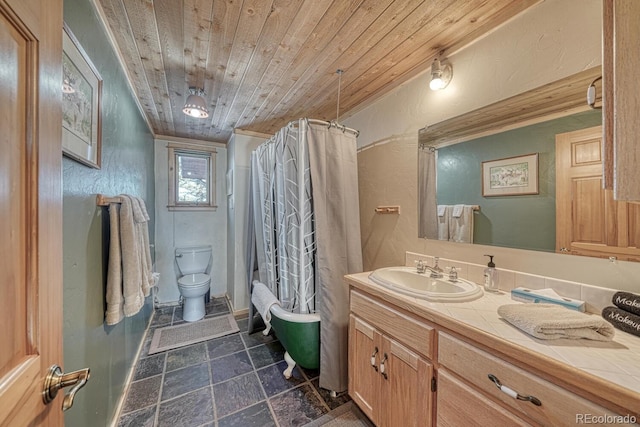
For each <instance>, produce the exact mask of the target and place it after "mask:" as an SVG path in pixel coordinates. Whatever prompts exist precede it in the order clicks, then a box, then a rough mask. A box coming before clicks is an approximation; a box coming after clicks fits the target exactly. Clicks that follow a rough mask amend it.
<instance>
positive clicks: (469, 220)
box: [449, 205, 473, 243]
mask: <svg viewBox="0 0 640 427" xmlns="http://www.w3.org/2000/svg"><path fill="white" fill-rule="evenodd" d="M457 206H462V212H461V213H460V216H457V217H456V216H455V215H454V211H455V210H456V207H457ZM449 241H451V242H459V243H473V206H471V205H455V206H454V207H453V209H451V215H450V218H449Z"/></svg>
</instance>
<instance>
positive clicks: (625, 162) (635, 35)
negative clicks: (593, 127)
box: [602, 0, 640, 201]
mask: <svg viewBox="0 0 640 427" xmlns="http://www.w3.org/2000/svg"><path fill="white" fill-rule="evenodd" d="M602 17H603V26H602V28H603V44H602V85H603V90H602V92H603V127H604V129H603V135H604V140H605V144H604V151H603V153H604V161H605V173H604V177H605V183H604V184H605V188H608V189H613V193H614V198H615V200H624V201H640V174H638V162H639V161H640V144H639V143H638V135H640V87H639V86H638V70H640V50H638V46H640V2H639V1H637V0H603V13H602Z"/></svg>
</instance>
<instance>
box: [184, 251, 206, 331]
mask: <svg viewBox="0 0 640 427" xmlns="http://www.w3.org/2000/svg"><path fill="white" fill-rule="evenodd" d="M176 262H177V263H178V269H179V270H180V274H181V275H182V277H180V279H178V289H179V290H180V295H182V298H183V300H184V304H183V306H182V318H183V319H184V320H185V321H187V322H195V321H196V320H200V319H202V318H203V317H204V315H205V309H204V297H205V294H206V293H207V291H208V290H209V286H210V285H211V276H209V275H208V274H206V271H207V268H208V267H209V262H211V246H192V247H187V248H176Z"/></svg>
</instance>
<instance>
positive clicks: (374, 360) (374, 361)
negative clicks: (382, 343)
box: [371, 347, 378, 372]
mask: <svg viewBox="0 0 640 427" xmlns="http://www.w3.org/2000/svg"><path fill="white" fill-rule="evenodd" d="M376 354H378V347H375V348H374V350H373V354H372V355H371V367H372V368H373V369H375V370H376V372H378V366H377V365H376Z"/></svg>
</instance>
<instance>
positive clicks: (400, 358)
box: [349, 294, 433, 427]
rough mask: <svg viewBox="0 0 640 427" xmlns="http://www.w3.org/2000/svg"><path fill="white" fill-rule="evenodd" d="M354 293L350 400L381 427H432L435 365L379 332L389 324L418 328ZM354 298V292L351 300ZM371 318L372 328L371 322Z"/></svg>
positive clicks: (350, 352) (350, 343)
mask: <svg viewBox="0 0 640 427" xmlns="http://www.w3.org/2000/svg"><path fill="white" fill-rule="evenodd" d="M355 295H356V296H355V299H356V300H357V307H356V308H355V310H353V305H352V313H351V315H350V318H349V394H350V396H351V398H352V399H353V400H354V402H355V403H356V404H357V405H358V406H359V407H360V409H361V410H362V411H363V412H364V413H365V414H366V415H367V416H368V417H369V419H371V420H372V421H373V422H374V423H375V424H376V425H377V426H379V427H395V426H403V427H404V426H407V427H429V426H431V425H432V419H433V391H432V390H431V384H432V381H433V365H432V364H431V363H430V361H429V359H428V358H427V357H424V356H423V355H420V354H419V353H418V352H417V351H415V350H412V349H410V348H409V347H408V346H406V345H404V344H403V343H402V342H400V340H398V339H395V338H392V337H390V336H388V335H386V333H385V332H384V329H381V328H385V326H388V325H389V324H388V323H387V322H386V321H387V320H391V321H392V322H395V321H396V320H397V321H398V323H399V324H400V325H402V324H406V323H409V324H412V326H414V327H415V326H419V325H418V324H417V323H416V322H415V320H413V319H410V318H409V317H407V316H405V315H403V314H400V313H398V312H397V311H395V310H393V309H389V308H387V307H384V306H382V305H381V304H379V303H378V302H376V301H374V300H371V299H369V298H367V297H364V296H362V295H360V294H355ZM353 299H354V297H353V294H352V302H353ZM363 318H364V319H363ZM365 319H366V320H365ZM371 320H373V321H372V322H371V323H373V325H372V324H370V323H369V322H370V321H371ZM380 320H382V321H381V322H380ZM374 325H375V326H374ZM423 328H424V332H425V333H426V334H424V335H426V336H427V337H428V339H431V338H432V337H433V330H432V329H431V328H428V327H423ZM429 351H431V348H429Z"/></svg>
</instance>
